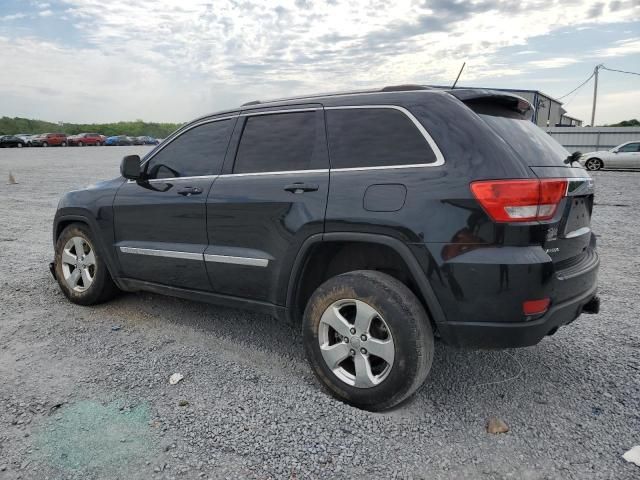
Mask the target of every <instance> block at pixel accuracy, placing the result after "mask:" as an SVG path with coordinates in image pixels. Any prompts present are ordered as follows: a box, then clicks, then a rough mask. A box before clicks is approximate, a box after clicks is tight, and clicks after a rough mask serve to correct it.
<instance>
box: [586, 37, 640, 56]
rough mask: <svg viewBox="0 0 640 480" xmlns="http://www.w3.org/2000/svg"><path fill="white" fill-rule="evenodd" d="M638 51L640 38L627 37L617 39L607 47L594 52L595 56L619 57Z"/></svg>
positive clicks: (639, 49)
mask: <svg viewBox="0 0 640 480" xmlns="http://www.w3.org/2000/svg"><path fill="white" fill-rule="evenodd" d="M634 53H640V38H629V39H626V40H619V41H617V42H615V44H614V45H613V46H611V47H608V48H603V49H601V50H597V51H596V52H595V56H596V57H620V56H624V55H632V54H634Z"/></svg>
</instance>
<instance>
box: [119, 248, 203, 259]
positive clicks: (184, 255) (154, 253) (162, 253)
mask: <svg viewBox="0 0 640 480" xmlns="http://www.w3.org/2000/svg"><path fill="white" fill-rule="evenodd" d="M120 251H121V252H122V253H130V254H134V255H148V256H151V257H167V258H180V259H183V260H200V261H202V254H201V253H193V252H180V251H175V250H156V249H153V248H138V247H120Z"/></svg>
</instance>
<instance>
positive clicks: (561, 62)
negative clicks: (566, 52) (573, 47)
mask: <svg viewBox="0 0 640 480" xmlns="http://www.w3.org/2000/svg"><path fill="white" fill-rule="evenodd" d="M579 62H580V60H579V59H578V58H576V57H556V58H547V59H544V60H536V61H533V62H529V65H532V66H534V67H537V68H560V67H566V66H567V65H573V64H574V63H579Z"/></svg>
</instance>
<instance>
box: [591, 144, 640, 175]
mask: <svg viewBox="0 0 640 480" xmlns="http://www.w3.org/2000/svg"><path fill="white" fill-rule="evenodd" d="M580 163H581V164H582V165H584V166H585V168H586V169H587V170H592V171H593V170H601V169H603V168H604V169H606V168H640V141H639V140H635V141H633V142H625V143H623V144H621V145H618V146H617V147H613V148H612V149H611V150H603V151H600V152H589V153H585V154H583V155H582V157H580Z"/></svg>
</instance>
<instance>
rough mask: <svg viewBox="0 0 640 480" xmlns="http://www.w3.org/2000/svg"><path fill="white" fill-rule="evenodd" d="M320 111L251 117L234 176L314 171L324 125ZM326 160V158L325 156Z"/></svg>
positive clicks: (243, 136)
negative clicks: (320, 119) (319, 119)
mask: <svg viewBox="0 0 640 480" xmlns="http://www.w3.org/2000/svg"><path fill="white" fill-rule="evenodd" d="M318 118H319V117H318V112H316V111H310V112H291V113H280V114H277V113H274V114H268V115H255V116H252V117H248V118H247V120H246V123H245V126H244V130H243V133H242V138H241V140H240V145H239V146H238V153H237V154H236V160H235V164H234V167H233V173H260V172H283V171H291V170H308V169H311V168H314V167H313V166H314V165H316V164H317V163H318V162H320V161H321V159H320V158H319V157H320V155H322V152H321V149H320V148H318V138H319V135H320V134H321V128H320V127H321V126H322V124H321V122H320V121H318ZM325 161H326V157H325Z"/></svg>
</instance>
